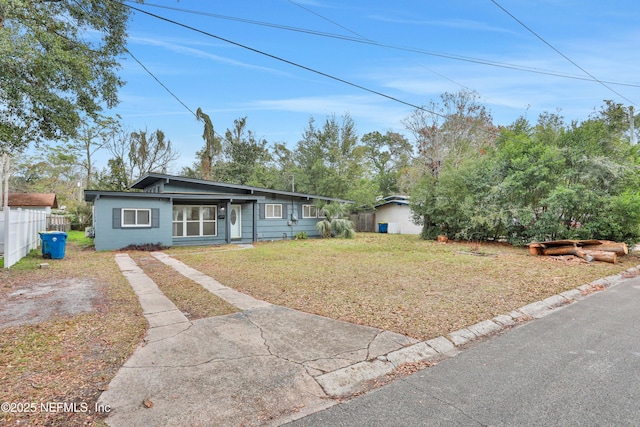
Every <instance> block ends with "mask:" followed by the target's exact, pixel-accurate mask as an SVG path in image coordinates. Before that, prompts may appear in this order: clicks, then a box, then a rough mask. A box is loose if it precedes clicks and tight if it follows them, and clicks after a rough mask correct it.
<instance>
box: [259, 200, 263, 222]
mask: <svg viewBox="0 0 640 427" xmlns="http://www.w3.org/2000/svg"><path fill="white" fill-rule="evenodd" d="M258 208H259V210H260V213H259V217H260V219H264V203H259V204H258Z"/></svg>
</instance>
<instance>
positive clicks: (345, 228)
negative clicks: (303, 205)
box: [316, 202, 356, 239]
mask: <svg viewBox="0 0 640 427" xmlns="http://www.w3.org/2000/svg"><path fill="white" fill-rule="evenodd" d="M316 206H317V207H318V209H320V212H321V213H322V215H324V218H323V219H322V220H321V221H318V223H317V224H316V230H317V231H318V233H320V236H321V237H342V238H345V239H352V238H353V237H355V235H356V232H355V230H354V226H353V222H352V221H351V220H350V219H349V218H347V215H348V214H349V210H350V208H351V207H350V206H349V205H348V204H346V203H335V202H334V203H318V204H317V205H316Z"/></svg>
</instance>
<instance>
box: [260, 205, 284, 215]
mask: <svg viewBox="0 0 640 427" xmlns="http://www.w3.org/2000/svg"><path fill="white" fill-rule="evenodd" d="M264 217H265V218H278V219H281V218H282V205H273V204H267V205H264Z"/></svg>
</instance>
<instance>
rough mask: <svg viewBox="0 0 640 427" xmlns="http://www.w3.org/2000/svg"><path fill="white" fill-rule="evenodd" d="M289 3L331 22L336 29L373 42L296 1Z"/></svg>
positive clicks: (291, 0) (290, 0)
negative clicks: (338, 28)
mask: <svg viewBox="0 0 640 427" xmlns="http://www.w3.org/2000/svg"><path fill="white" fill-rule="evenodd" d="M288 1H289V3H291V4H293V5H296V6H298V7H299V8H300V9H303V10H306V11H307V12H309V13H311V14H312V15H316V16H317V17H318V18H320V19H323V20H325V21H327V22H330V23H332V24H333V25H335V26H336V27H340V28H342V29H343V30H345V31H348V32H350V33H351V34H353V35H356V36H358V37H359V38H361V39H362V40H367V41H371V40H369V39H368V38H366V37H365V36H363V35H362V34H358V33H356V32H355V31H353V30H351V29H350V28H347V27H345V26H344V25H341V24H339V23H337V22H335V21H332V20H331V19H329V18H327V17H326V16H322V15H320V14H319V13H317V12H315V11H314V10H312V9H309V8H308V7H304V6H303V5H301V4H300V3H296V2H295V1H293V0H288Z"/></svg>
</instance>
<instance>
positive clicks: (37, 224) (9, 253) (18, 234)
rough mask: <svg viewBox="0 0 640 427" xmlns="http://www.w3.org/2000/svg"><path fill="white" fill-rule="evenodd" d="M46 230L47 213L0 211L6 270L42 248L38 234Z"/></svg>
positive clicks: (0, 247)
mask: <svg viewBox="0 0 640 427" xmlns="http://www.w3.org/2000/svg"><path fill="white" fill-rule="evenodd" d="M46 228H47V214H46V212H43V211H36V210H30V209H19V208H18V209H7V208H5V209H4V210H3V211H0V252H1V253H2V254H3V255H4V268H9V267H11V266H12V265H13V264H15V263H16V262H18V261H20V260H21V259H22V258H23V257H24V256H26V255H27V254H28V253H29V251H31V250H32V249H37V248H38V247H39V246H40V235H39V234H38V232H39V231H43V230H46Z"/></svg>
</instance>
